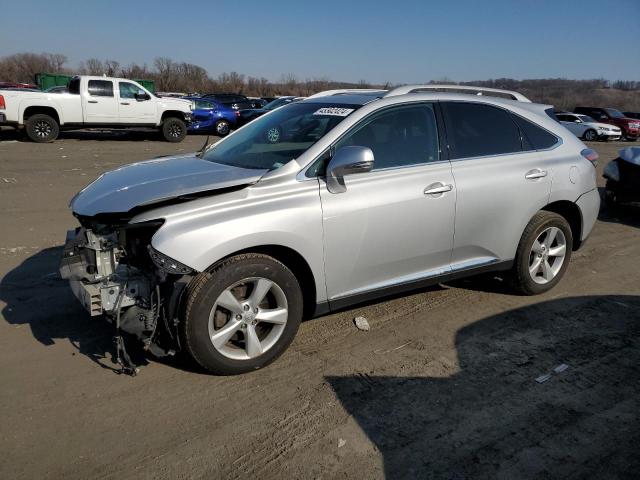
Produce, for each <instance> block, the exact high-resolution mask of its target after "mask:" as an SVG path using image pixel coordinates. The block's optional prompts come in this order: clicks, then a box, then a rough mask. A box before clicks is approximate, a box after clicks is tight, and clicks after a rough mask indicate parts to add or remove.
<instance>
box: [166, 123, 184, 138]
mask: <svg viewBox="0 0 640 480" xmlns="http://www.w3.org/2000/svg"><path fill="white" fill-rule="evenodd" d="M169 135H170V136H172V137H173V138H178V137H179V136H180V135H182V127H181V126H180V125H178V124H177V123H173V124H171V125H170V126H169Z"/></svg>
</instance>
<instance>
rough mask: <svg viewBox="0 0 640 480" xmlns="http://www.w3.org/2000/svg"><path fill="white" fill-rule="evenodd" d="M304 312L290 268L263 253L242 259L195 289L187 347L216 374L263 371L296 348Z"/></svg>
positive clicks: (186, 317)
mask: <svg viewBox="0 0 640 480" xmlns="http://www.w3.org/2000/svg"><path fill="white" fill-rule="evenodd" d="M261 292H262V293H261ZM302 308H303V299H302V292H301V289H300V285H299V284H298V280H297V279H296V277H295V276H294V275H293V273H292V272H291V270H289V269H288V268H287V267H286V266H285V265H284V264H282V263H281V262H279V261H278V260H276V259H274V258H272V257H269V256H267V255H263V254H257V253H247V254H242V255H237V256H235V257H231V258H229V259H227V260H225V261H224V262H222V263H221V264H220V265H218V266H217V267H216V268H215V269H214V270H212V271H211V272H205V273H201V274H200V275H198V276H197V277H196V278H194V280H193V281H192V282H191V284H190V285H189V287H188V290H187V293H186V301H185V304H184V309H183V314H182V315H181V317H182V318H181V320H182V321H181V336H182V339H183V341H182V345H183V346H184V348H185V351H186V353H187V354H189V356H191V358H193V360H195V362H196V363H198V364H199V365H200V366H202V367H203V368H205V369H206V370H208V371H210V372H212V373H214V374H217V375H236V374H240V373H245V372H250V371H253V370H257V369H259V368H262V367H264V366H266V365H268V364H270V363H271V362H273V361H274V360H275V359H276V358H278V357H279V356H280V355H281V354H282V353H283V352H284V351H285V350H286V349H287V347H288V346H289V345H290V344H291V342H292V341H293V338H294V337H295V335H296V332H297V331H298V327H299V325H300V321H301V319H302Z"/></svg>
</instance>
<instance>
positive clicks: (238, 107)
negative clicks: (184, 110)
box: [182, 93, 303, 137]
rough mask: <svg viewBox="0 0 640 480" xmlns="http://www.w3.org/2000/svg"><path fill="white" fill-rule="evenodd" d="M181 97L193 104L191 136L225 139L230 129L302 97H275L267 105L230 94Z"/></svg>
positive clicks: (190, 126)
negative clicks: (204, 133) (194, 134)
mask: <svg viewBox="0 0 640 480" xmlns="http://www.w3.org/2000/svg"><path fill="white" fill-rule="evenodd" d="M182 98H184V99H185V100H189V101H191V102H193V107H192V108H193V111H192V122H191V124H190V125H189V128H188V130H189V132H190V133H196V132H206V133H212V134H215V135H217V136H219V137H224V136H226V135H228V134H229V133H230V132H231V130H233V129H236V128H240V127H241V126H243V125H245V124H247V123H249V122H250V121H252V120H255V119H256V118H258V117H260V116H261V115H264V114H265V113H267V112H270V111H271V110H274V109H276V108H278V107H281V106H283V105H287V104H288V103H291V102H294V101H297V100H300V99H301V98H303V97H294V96H284V97H278V98H276V99H274V100H273V101H271V102H268V103H267V102H265V101H258V100H262V99H250V98H248V97H244V96H243V95H235V94H230V93H224V94H207V95H201V96H185V97H182ZM248 105H250V106H248ZM256 105H260V107H256ZM247 106H248V107H247ZM244 107H247V108H244Z"/></svg>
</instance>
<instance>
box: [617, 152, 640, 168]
mask: <svg viewBox="0 0 640 480" xmlns="http://www.w3.org/2000/svg"><path fill="white" fill-rule="evenodd" d="M618 154H619V156H620V158H621V159H622V160H624V161H625V162H629V163H633V164H634V165H638V166H640V147H627V148H623V149H621V150H620V151H619V152H618Z"/></svg>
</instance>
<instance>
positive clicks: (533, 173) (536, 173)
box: [524, 168, 547, 180]
mask: <svg viewBox="0 0 640 480" xmlns="http://www.w3.org/2000/svg"><path fill="white" fill-rule="evenodd" d="M546 176H547V171H546V170H540V169H539V168H534V169H533V170H529V171H528V172H527V173H525V174H524V178H526V179H527V180H535V179H536V178H542V177H546Z"/></svg>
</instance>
